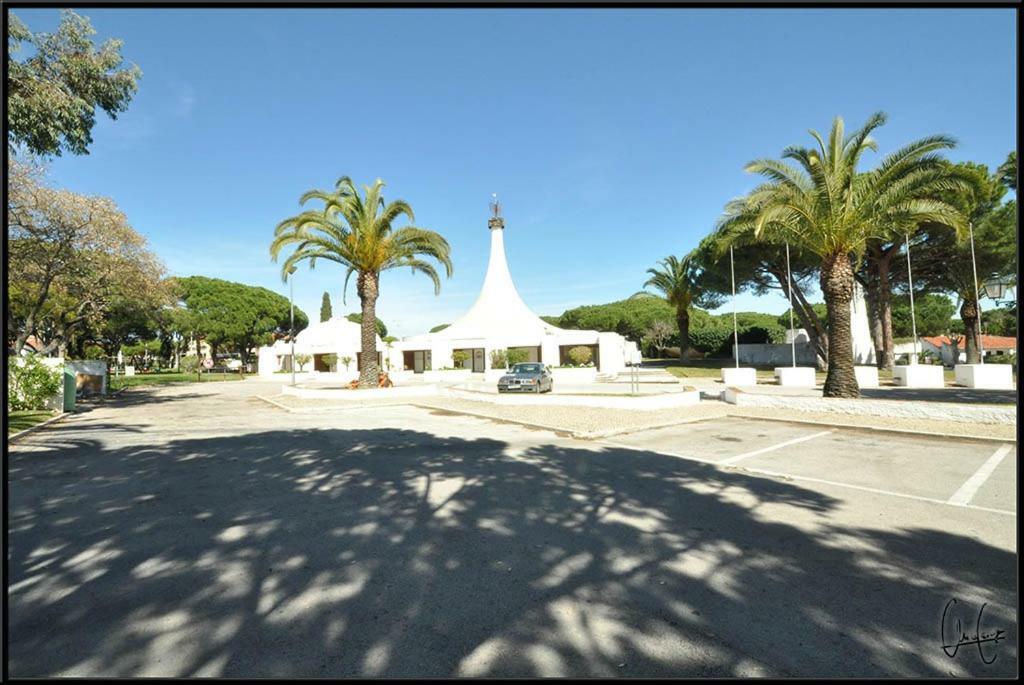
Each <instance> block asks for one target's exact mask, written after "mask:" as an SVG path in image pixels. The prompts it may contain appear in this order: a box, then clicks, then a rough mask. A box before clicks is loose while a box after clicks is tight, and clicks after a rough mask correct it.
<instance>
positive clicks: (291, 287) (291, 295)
mask: <svg viewBox="0 0 1024 685" xmlns="http://www.w3.org/2000/svg"><path fill="white" fill-rule="evenodd" d="M288 301H289V303H290V304H291V314H290V317H291V322H290V324H289V333H290V334H291V338H292V385H295V272H294V271H291V272H289V274H288Z"/></svg>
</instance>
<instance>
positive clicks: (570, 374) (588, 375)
mask: <svg viewBox="0 0 1024 685" xmlns="http://www.w3.org/2000/svg"><path fill="white" fill-rule="evenodd" d="M551 379H552V380H553V381H554V382H556V383H569V384H573V383H593V382H594V381H596V380H597V367H594V366H584V367H581V368H578V369H551Z"/></svg>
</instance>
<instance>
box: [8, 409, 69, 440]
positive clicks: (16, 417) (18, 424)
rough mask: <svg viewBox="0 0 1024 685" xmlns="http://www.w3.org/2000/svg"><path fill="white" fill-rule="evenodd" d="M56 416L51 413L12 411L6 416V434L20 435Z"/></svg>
mask: <svg viewBox="0 0 1024 685" xmlns="http://www.w3.org/2000/svg"><path fill="white" fill-rule="evenodd" d="M56 415H57V414H56V413H55V412H52V411H12V412H11V413H10V414H8V415H7V434H8V435H13V434H14V433H20V432H21V431H23V430H26V429H28V428H31V427H32V426H36V425H38V424H40V423H42V422H43V421H46V420H47V419H52V418H53V417H54V416H56Z"/></svg>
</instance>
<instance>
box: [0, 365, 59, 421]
mask: <svg viewBox="0 0 1024 685" xmlns="http://www.w3.org/2000/svg"><path fill="white" fill-rule="evenodd" d="M24 359H25V361H24V363H23V364H18V363H16V362H15V360H14V359H11V360H10V364H9V366H8V367H7V405H8V407H9V411H23V410H26V409H29V410H39V409H46V403H47V402H48V401H49V400H50V399H52V398H53V396H54V395H56V394H57V393H59V392H60V387H61V382H62V381H63V373H62V372H61V370H60V369H51V368H50V367H48V366H46V365H45V364H43V363H42V362H41V361H39V359H38V358H37V357H36V356H35V355H31V356H29V357H25V358H24Z"/></svg>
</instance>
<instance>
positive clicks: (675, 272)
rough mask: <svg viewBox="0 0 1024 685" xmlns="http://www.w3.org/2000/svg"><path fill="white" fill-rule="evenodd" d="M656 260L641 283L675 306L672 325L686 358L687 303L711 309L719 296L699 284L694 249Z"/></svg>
mask: <svg viewBox="0 0 1024 685" xmlns="http://www.w3.org/2000/svg"><path fill="white" fill-rule="evenodd" d="M658 264H659V265H660V266H659V267H658V268H656V269H648V270H647V273H649V274H650V275H651V277H650V278H648V279H647V282H646V283H644V287H645V288H647V287H652V288H654V289H655V290H657V291H659V292H660V293H661V295H662V297H663V299H664V300H665V301H666V302H668V304H669V305H670V306H671V307H672V308H673V309H674V310H675V320H676V326H677V327H678V328H679V349H680V358H681V359H682V360H683V362H686V361H688V360H689V358H690V307H691V306H692V305H698V306H703V307H709V308H712V309H713V308H715V307H717V306H718V304H719V300H720V297H719V294H718V293H716V292H714V291H712V290H707V289H705V288H704V287H703V284H702V279H701V275H702V272H703V265H702V264H701V263H700V262H699V261H698V260H696V259H695V258H694V253H690V254H688V255H686V256H685V257H683V258H682V259H678V258H677V257H676V256H675V255H670V256H668V257H666V258H665V259H662V260H661V261H660V262H658ZM645 294H647V295H649V293H645ZM638 295H640V293H638Z"/></svg>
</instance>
